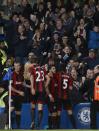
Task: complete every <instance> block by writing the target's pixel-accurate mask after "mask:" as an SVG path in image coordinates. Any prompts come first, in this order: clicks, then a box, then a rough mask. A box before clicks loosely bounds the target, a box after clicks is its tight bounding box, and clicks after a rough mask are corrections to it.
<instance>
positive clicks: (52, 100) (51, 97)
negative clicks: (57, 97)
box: [49, 94, 54, 102]
mask: <svg viewBox="0 0 99 131" xmlns="http://www.w3.org/2000/svg"><path fill="white" fill-rule="evenodd" d="M49 98H50V101H51V102H54V98H53V96H52V95H51V94H50V95H49Z"/></svg>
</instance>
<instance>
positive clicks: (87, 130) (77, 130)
mask: <svg viewBox="0 0 99 131" xmlns="http://www.w3.org/2000/svg"><path fill="white" fill-rule="evenodd" d="M0 131H5V130H0ZM8 131H39V130H27V129H26V130H24V129H22V130H20V129H19V130H18V129H16V130H13V129H12V130H8ZM40 131H99V130H98V129H97V130H90V129H81V130H80V129H70V130H64V129H60V130H58V129H56V130H40Z"/></svg>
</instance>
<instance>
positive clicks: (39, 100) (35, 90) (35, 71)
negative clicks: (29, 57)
mask: <svg viewBox="0 0 99 131" xmlns="http://www.w3.org/2000/svg"><path fill="white" fill-rule="evenodd" d="M30 70H31V71H30V72H31V73H30V74H31V75H30V82H31V94H32V96H31V106H32V123H31V128H32V129H34V128H35V126H36V128H38V129H39V128H40V125H41V121H42V117H43V104H44V103H45V102H44V101H45V88H44V80H45V75H46V68H45V66H44V67H40V66H38V65H36V66H32V67H31V69H30ZM36 105H37V106H38V122H37V125H35V106H36Z"/></svg>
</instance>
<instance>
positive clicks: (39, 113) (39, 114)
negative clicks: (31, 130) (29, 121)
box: [38, 110, 43, 127]
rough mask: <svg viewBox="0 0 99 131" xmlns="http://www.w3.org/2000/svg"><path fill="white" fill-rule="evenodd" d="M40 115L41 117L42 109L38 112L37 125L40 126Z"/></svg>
mask: <svg viewBox="0 0 99 131" xmlns="http://www.w3.org/2000/svg"><path fill="white" fill-rule="evenodd" d="M42 117H43V111H42V110H40V111H39V112H38V127H40V125H41V121H42Z"/></svg>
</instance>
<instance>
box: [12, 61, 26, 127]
mask: <svg viewBox="0 0 99 131" xmlns="http://www.w3.org/2000/svg"><path fill="white" fill-rule="evenodd" d="M23 82H24V77H23V71H22V70H21V64H20V62H15V63H14V72H13V74H12V88H11V97H12V106H13V107H14V109H15V114H16V124H17V128H20V120H21V119H20V115H21V107H22V103H23V99H24V87H23Z"/></svg>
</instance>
